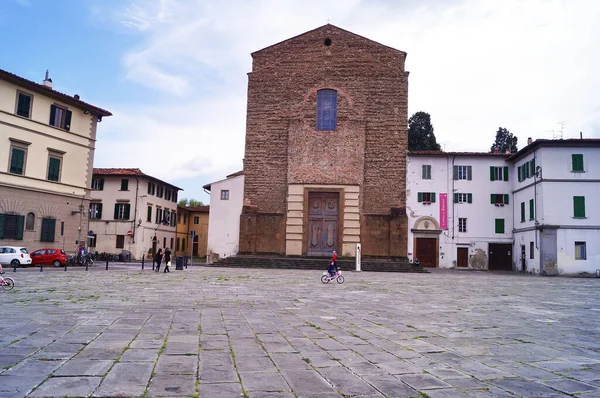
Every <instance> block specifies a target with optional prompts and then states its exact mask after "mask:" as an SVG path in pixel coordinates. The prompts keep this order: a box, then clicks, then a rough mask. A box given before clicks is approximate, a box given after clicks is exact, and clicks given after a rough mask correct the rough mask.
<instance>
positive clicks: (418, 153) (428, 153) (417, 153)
mask: <svg viewBox="0 0 600 398" xmlns="http://www.w3.org/2000/svg"><path fill="white" fill-rule="evenodd" d="M408 155H409V156H496V157H504V158H508V157H509V156H511V155H513V154H512V153H491V152H443V151H409V152H408Z"/></svg>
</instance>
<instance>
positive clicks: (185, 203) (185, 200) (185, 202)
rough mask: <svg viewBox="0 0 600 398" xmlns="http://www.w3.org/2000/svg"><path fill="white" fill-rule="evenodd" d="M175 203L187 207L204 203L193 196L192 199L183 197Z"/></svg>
mask: <svg viewBox="0 0 600 398" xmlns="http://www.w3.org/2000/svg"><path fill="white" fill-rule="evenodd" d="M177 204H178V205H179V206H181V207H187V206H191V207H198V206H204V203H202V202H201V201H199V200H196V199H194V198H192V199H188V198H183V199H180V200H179V202H177Z"/></svg>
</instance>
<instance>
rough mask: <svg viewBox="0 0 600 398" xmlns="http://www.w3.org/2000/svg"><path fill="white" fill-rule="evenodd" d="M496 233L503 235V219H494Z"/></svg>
mask: <svg viewBox="0 0 600 398" xmlns="http://www.w3.org/2000/svg"><path fill="white" fill-rule="evenodd" d="M495 221H496V233H497V234H503V233H504V219H503V218H496V220H495Z"/></svg>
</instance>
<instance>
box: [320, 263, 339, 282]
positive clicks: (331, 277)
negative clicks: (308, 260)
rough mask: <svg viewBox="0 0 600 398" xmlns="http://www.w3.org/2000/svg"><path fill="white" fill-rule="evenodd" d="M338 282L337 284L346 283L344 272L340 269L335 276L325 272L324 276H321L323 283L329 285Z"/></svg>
mask: <svg viewBox="0 0 600 398" xmlns="http://www.w3.org/2000/svg"><path fill="white" fill-rule="evenodd" d="M334 279H335V280H336V281H337V283H340V284H341V283H344V277H343V276H342V270H341V269H339V267H338V268H337V269H336V271H335V274H334V275H330V274H329V272H327V271H325V272H323V276H321V282H323V283H329V282H330V281H332V280H334Z"/></svg>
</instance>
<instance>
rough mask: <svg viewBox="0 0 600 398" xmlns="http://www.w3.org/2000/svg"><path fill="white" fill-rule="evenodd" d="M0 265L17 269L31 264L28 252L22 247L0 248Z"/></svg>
mask: <svg viewBox="0 0 600 398" xmlns="http://www.w3.org/2000/svg"><path fill="white" fill-rule="evenodd" d="M0 264H2V265H3V266H4V265H10V266H11V267H19V266H21V265H29V264H31V257H30V256H29V252H28V251H27V249H26V248H24V247H18V246H0Z"/></svg>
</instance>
